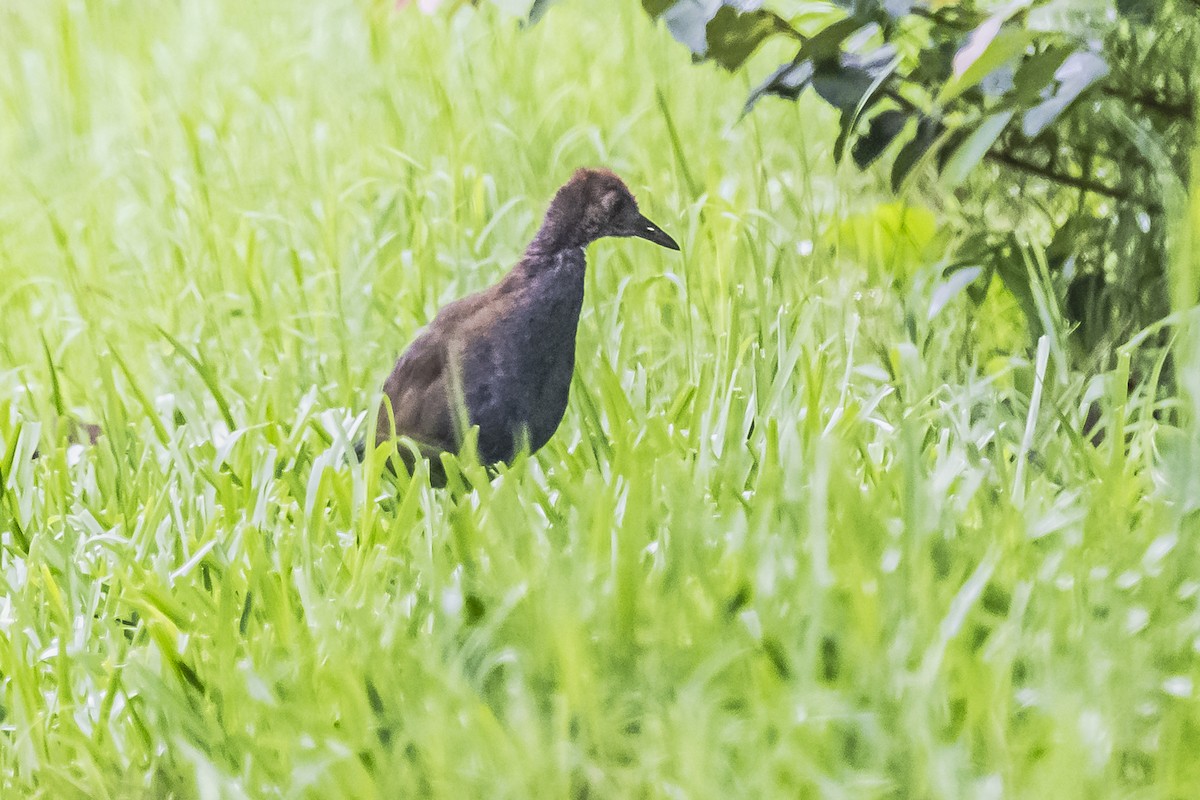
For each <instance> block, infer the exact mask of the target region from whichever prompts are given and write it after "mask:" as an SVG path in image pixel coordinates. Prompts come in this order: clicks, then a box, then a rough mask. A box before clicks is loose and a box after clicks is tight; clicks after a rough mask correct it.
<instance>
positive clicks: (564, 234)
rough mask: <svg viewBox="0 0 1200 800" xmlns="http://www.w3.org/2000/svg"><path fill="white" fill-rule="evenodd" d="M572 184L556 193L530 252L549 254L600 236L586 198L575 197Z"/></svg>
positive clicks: (587, 243)
mask: <svg viewBox="0 0 1200 800" xmlns="http://www.w3.org/2000/svg"><path fill="white" fill-rule="evenodd" d="M572 188H573V187H571V186H570V185H568V186H564V187H563V188H562V189H560V190H559V192H558V194H557V195H555V196H554V200H553V201H551V203H550V208H548V209H546V216H545V218H544V219H543V220H542V226H541V227H540V228H538V232H537V234H536V235H535V236H534V237H533V241H532V242H530V243H529V247H528V249H527V251H526V252H528V253H540V254H542V255H543V256H548V255H551V254H553V253H557V252H559V251H561V250H570V249H573V248H576V247H587V246H588V245H589V244H591V243H592V242H593V241H594V240H595V239H596V231H594V230H592V227H593V226H592V225H591V224H589V221H588V219H587V214H586V213H585V212H584V210H583V203H582V200H581V199H580V198H578V197H576V196H575V194H576V193H575V192H573V191H572Z"/></svg>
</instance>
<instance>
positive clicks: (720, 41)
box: [705, 5, 795, 72]
mask: <svg viewBox="0 0 1200 800" xmlns="http://www.w3.org/2000/svg"><path fill="white" fill-rule="evenodd" d="M781 33H783V34H795V31H793V30H792V27H791V26H790V25H788V24H787V23H786V22H784V21H783V19H782V18H780V17H779V16H778V15H776V14H774V13H772V12H770V11H750V12H746V13H740V12H738V11H737V10H735V9H734V8H733V7H732V6H728V5H726V6H721V8H720V9H718V10H717V13H716V15H715V16H714V17H713V18H712V19H711V20H709V22H708V25H707V26H706V27H705V41H706V43H707V50H706V52H705V55H706V57H707V58H710V59H712V60H714V61H716V62H717V63H718V64H720V65H721V66H722V67H724V68H725V69H727V70H729V71H731V72H732V71H733V70H735V69H737V68H738V67H740V66H741V65H742V63H743V62H744V61H745V60H746V59H747V58H749V57H750V55H751V53H753V52H754V51H755V50H756V49H758V46H759V45H760V44H762V43H763V41H765V40H766V39H768V38H769V37H771V36H774V35H776V34H781Z"/></svg>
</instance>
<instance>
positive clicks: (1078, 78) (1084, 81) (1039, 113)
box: [1021, 53, 1108, 139]
mask: <svg viewBox="0 0 1200 800" xmlns="http://www.w3.org/2000/svg"><path fill="white" fill-rule="evenodd" d="M1106 75H1108V63H1107V62H1106V61H1105V60H1104V59H1103V58H1101V57H1100V56H1098V55H1096V54H1095V53H1072V54H1071V55H1070V57H1068V58H1067V60H1066V61H1064V62H1063V64H1062V66H1061V67H1059V68H1058V69H1057V70H1056V71H1055V72H1054V77H1055V79H1056V80H1057V81H1058V89H1057V91H1055V92H1054V93H1053V94H1052V95H1051V96H1050V97H1049V98H1047V99H1046V100H1044V101H1042V102H1041V103H1039V104H1038V105H1036V106H1034V107H1033V108H1031V109H1029V110H1028V111H1026V112H1025V116H1024V118H1023V119H1022V120H1021V131H1022V132H1023V133H1024V134H1025V135H1026V136H1027V137H1029V138H1030V139H1032V138H1034V137H1035V136H1037V135H1038V134H1039V133H1041V132H1042V131H1044V130H1045V129H1046V128H1047V127H1049V126H1050V125H1052V124H1053V123H1054V120H1056V119H1058V117H1059V116H1060V115H1061V114H1062V113H1063V112H1064V111H1066V110H1067V108H1068V107H1069V106H1070V105H1071V103H1073V102H1075V99H1076V98H1077V97H1079V95H1080V94H1082V93H1083V91H1084V90H1085V89H1087V88H1088V87H1089V86H1091V85H1092V84H1094V83H1095V82H1096V81H1098V80H1101V79H1102V78H1104V77H1105V76H1106Z"/></svg>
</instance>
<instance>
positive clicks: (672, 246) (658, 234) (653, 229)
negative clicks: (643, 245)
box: [633, 214, 679, 250]
mask: <svg viewBox="0 0 1200 800" xmlns="http://www.w3.org/2000/svg"><path fill="white" fill-rule="evenodd" d="M633 235H634V236H637V237H640V238H642V239H645V240H646V241H648V242H654V243H655V244H657V245H661V246H662V247H665V248H667V249H668V250H678V249H679V245H678V244H676V243H675V240H674V239H672V238H671V237H670V236H667V235H666V234H665V233H663V232H662V229H661V228H659V227H658V226H657V225H655V224H654V223H653V222H651V221H650V220H648V219H646V218H645V217H644V216H642V215H641V214H638V220H637V223H636V224H635V225H634V229H633Z"/></svg>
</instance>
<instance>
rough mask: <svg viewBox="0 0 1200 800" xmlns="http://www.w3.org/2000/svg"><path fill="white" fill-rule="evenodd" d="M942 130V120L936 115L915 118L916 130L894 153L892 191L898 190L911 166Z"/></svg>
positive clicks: (918, 159)
mask: <svg viewBox="0 0 1200 800" xmlns="http://www.w3.org/2000/svg"><path fill="white" fill-rule="evenodd" d="M942 130H943V126H942V122H941V120H939V119H937V118H936V117H927V116H922V117H921V118H920V119H919V120H917V132H916V133H915V134H914V135H913V138H912V139H910V140H909V141H908V143H907V144H906V145H904V147H902V148H900V152H899V153H897V154H896V160H895V162H893V163H892V191H893V192H898V191H900V186H901V185H902V184H903V183H904V179H905V178H907V177H908V173H910V172H912V169H913V167H915V166H916V165H917V163H918V162H919V161H920V160H921V157H922V156H923V155H925V153H926V152H927V151H928V150H929V148H930V147H931V146H933V143H934V142H936V141H937V138H938V136H939V135H941V133H942Z"/></svg>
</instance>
